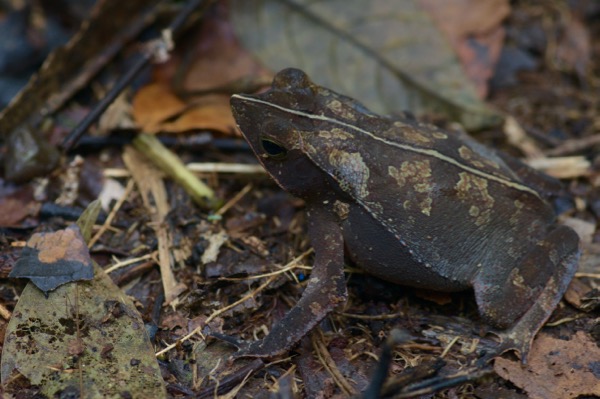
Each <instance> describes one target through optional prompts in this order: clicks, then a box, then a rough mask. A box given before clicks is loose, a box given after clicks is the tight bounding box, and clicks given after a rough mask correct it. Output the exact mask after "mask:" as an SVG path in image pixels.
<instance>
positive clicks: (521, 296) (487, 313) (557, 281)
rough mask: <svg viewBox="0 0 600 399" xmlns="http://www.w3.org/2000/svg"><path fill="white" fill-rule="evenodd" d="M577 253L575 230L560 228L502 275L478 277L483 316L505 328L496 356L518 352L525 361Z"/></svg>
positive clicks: (570, 273) (476, 286)
mask: <svg viewBox="0 0 600 399" xmlns="http://www.w3.org/2000/svg"><path fill="white" fill-rule="evenodd" d="M579 255H580V250H579V237H578V236H577V233H575V232H574V231H573V230H572V229H571V228H569V227H567V226H558V227H557V228H556V229H554V230H552V231H551V232H550V233H549V234H548V235H547V236H546V237H545V238H544V239H543V240H541V241H539V242H538V243H537V244H536V245H535V246H534V247H533V249H532V250H531V251H529V252H528V253H527V254H526V255H525V256H523V257H522V258H521V260H520V261H519V264H518V265H517V266H516V267H514V268H513V269H512V270H507V272H506V273H505V274H504V275H502V274H500V275H491V274H487V275H486V274H485V273H484V272H482V273H481V275H479V276H478V277H477V279H476V281H475V282H474V284H473V286H474V289H475V297H476V299H477V305H478V306H479V310H480V312H481V314H482V315H483V317H484V318H485V319H487V321H488V322H489V323H490V324H492V325H494V326H496V327H500V328H503V329H505V330H504V331H502V332H501V333H500V334H499V335H500V337H501V338H502V343H501V344H500V346H499V347H498V350H497V351H495V353H494V354H493V356H496V355H500V354H502V353H504V352H506V351H509V350H516V351H518V352H519V353H520V355H521V360H522V361H523V363H525V362H526V359H527V352H528V351H529V348H530V346H531V342H532V341H533V338H534V337H535V335H536V334H537V332H538V331H539V330H540V328H542V326H543V325H544V323H545V322H546V320H548V318H549V317H550V315H551V314H552V311H553V310H554V308H555V307H556V305H557V304H558V302H559V301H560V299H561V298H562V295H563V294H564V293H565V291H566V290H567V286H568V285H569V283H570V281H571V279H572V278H573V275H574V274H575V272H576V271H577V262H578V260H579ZM496 272H497V271H496ZM490 273H491V271H490ZM493 356H490V357H493Z"/></svg>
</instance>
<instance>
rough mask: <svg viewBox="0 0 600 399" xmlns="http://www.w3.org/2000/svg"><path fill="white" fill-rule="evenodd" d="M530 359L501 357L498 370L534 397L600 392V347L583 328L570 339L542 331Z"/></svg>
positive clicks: (562, 397)
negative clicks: (554, 336)
mask: <svg viewBox="0 0 600 399" xmlns="http://www.w3.org/2000/svg"><path fill="white" fill-rule="evenodd" d="M528 362H529V363H528V364H527V365H526V366H523V365H522V364H521V363H520V362H519V361H518V360H515V361H513V360H508V359H504V358H498V359H496V361H495V363H494V370H495V371H496V373H498V375H500V376H501V377H502V378H504V379H506V380H509V381H510V382H512V383H513V384H515V385H516V386H518V387H519V388H521V389H523V390H524V391H526V392H527V394H528V395H529V397H530V398H532V399H568V398H576V397H579V396H585V395H600V375H599V370H600V348H598V346H597V345H596V343H595V342H594V341H592V340H591V339H590V336H589V335H588V334H587V333H585V332H583V331H578V332H577V333H576V334H575V336H573V337H572V338H571V340H569V341H565V340H560V339H556V338H553V337H551V336H550V335H548V334H539V335H538V337H537V338H536V340H535V341H534V342H533V346H532V348H531V352H530V354H529V357H528Z"/></svg>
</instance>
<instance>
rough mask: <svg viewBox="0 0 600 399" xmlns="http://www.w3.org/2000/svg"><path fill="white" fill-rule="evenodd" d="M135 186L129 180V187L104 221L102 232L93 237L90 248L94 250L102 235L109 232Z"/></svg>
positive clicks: (89, 244)
mask: <svg viewBox="0 0 600 399" xmlns="http://www.w3.org/2000/svg"><path fill="white" fill-rule="evenodd" d="M133 186H134V183H133V180H129V181H128V182H127V187H125V192H124V193H123V195H122V196H121V198H119V201H118V202H117V203H116V204H115V206H114V207H113V209H112V210H111V211H110V214H109V215H108V217H107V218H106V220H105V221H104V224H103V225H102V227H101V228H100V230H98V232H97V233H96V235H95V236H94V237H92V239H91V240H90V242H89V243H88V248H92V247H93V246H94V244H95V243H96V241H98V240H99V239H100V237H102V234H104V232H106V230H108V228H109V227H110V224H111V223H112V221H113V219H114V218H115V216H116V215H117V212H118V211H119V209H121V206H122V205H123V203H124V202H125V200H126V199H127V198H128V197H129V194H131V191H132V190H133Z"/></svg>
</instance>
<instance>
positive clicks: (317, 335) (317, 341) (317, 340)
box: [310, 329, 356, 396]
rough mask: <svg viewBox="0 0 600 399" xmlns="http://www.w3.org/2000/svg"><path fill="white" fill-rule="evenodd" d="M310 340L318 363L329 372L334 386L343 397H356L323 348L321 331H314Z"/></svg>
mask: <svg viewBox="0 0 600 399" xmlns="http://www.w3.org/2000/svg"><path fill="white" fill-rule="evenodd" d="M310 339H311V341H312V344H313V347H314V348H315V351H316V352H317V357H318V358H319V361H320V362H321V364H322V365H323V367H325V369H326V370H327V371H328V372H329V374H330V375H331V377H332V378H333V380H334V381H335V383H336V385H337V386H338V387H339V388H340V389H341V390H342V392H343V393H344V395H346V396H352V395H356V390H355V389H354V387H353V386H352V385H350V383H349V382H348V380H347V379H346V377H344V376H343V375H342V373H341V372H340V370H339V369H338V367H337V364H335V361H334V360H333V359H332V358H331V354H330V353H329V351H328V350H327V347H326V346H325V343H324V342H323V336H322V333H321V330H320V329H317V330H315V331H314V332H313V333H312V334H311V336H310Z"/></svg>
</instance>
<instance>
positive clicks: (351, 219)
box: [342, 206, 476, 292]
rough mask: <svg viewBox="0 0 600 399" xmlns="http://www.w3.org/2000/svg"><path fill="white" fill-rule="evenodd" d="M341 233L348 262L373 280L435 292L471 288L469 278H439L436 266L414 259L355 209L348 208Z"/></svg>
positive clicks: (410, 253) (364, 212)
mask: <svg viewBox="0 0 600 399" xmlns="http://www.w3.org/2000/svg"><path fill="white" fill-rule="evenodd" d="M342 229H343V234H344V242H345V246H346V250H347V253H348V255H349V257H350V259H351V260H352V261H353V262H354V263H356V264H357V265H358V266H360V267H361V268H363V269H365V270H366V271H367V272H368V273H370V274H372V275H374V276H376V277H379V278H381V279H383V280H386V281H390V282H392V283H396V284H402V285H408V286H412V287H419V288H427V289H432V290H436V291H446V292H455V291H462V290H465V289H468V288H470V287H471V284H470V282H471V276H468V277H467V278H465V276H463V277H461V278H460V279H456V278H453V277H446V276H444V275H441V274H440V273H439V272H438V270H439V269H437V268H436V264H428V263H427V262H426V261H424V260H421V259H418V258H417V256H416V255H415V254H414V253H413V251H411V250H410V248H407V247H406V246H405V245H403V244H402V242H401V241H400V240H399V239H398V238H397V237H395V236H394V234H392V233H390V232H389V231H387V230H386V229H385V228H384V227H383V226H382V225H381V224H380V223H378V222H377V221H376V220H375V219H373V217H372V216H371V215H370V214H368V213H367V212H366V211H364V210H363V209H362V208H360V207H358V206H353V207H352V209H351V211H350V213H349V214H348V217H347V219H346V220H344V222H343V223H342ZM446 268H447V266H446ZM474 269H476V268H474Z"/></svg>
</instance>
